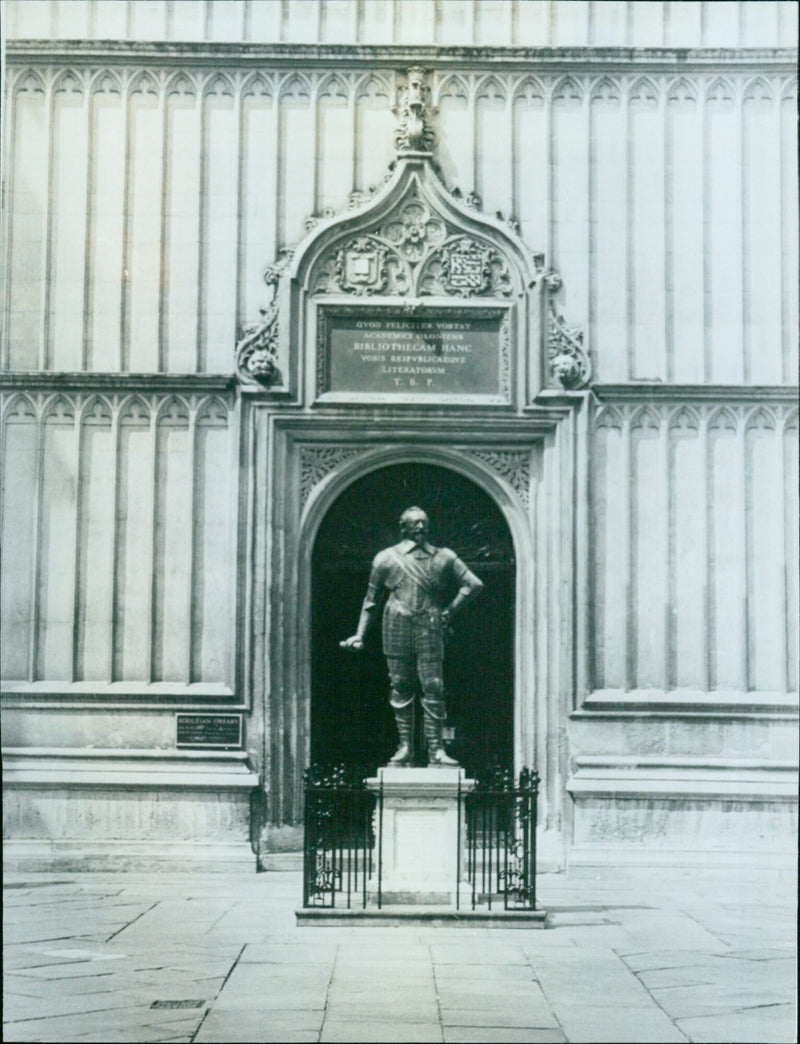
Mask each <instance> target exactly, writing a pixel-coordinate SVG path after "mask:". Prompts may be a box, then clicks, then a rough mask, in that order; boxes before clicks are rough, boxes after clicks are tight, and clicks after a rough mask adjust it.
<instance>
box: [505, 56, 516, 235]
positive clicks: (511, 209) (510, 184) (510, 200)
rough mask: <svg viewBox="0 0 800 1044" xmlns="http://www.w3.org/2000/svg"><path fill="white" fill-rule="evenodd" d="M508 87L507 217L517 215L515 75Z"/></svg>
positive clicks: (506, 113)
mask: <svg viewBox="0 0 800 1044" xmlns="http://www.w3.org/2000/svg"><path fill="white" fill-rule="evenodd" d="M505 89H506V111H505V124H506V141H507V142H508V174H507V178H506V186H505V191H504V193H503V195H504V197H505V200H506V203H505V206H506V217H516V216H517V210H516V207H515V206H514V169H515V167H516V155H515V152H516V150H515V148H514V77H513V76H509V77H507V79H506V82H505Z"/></svg>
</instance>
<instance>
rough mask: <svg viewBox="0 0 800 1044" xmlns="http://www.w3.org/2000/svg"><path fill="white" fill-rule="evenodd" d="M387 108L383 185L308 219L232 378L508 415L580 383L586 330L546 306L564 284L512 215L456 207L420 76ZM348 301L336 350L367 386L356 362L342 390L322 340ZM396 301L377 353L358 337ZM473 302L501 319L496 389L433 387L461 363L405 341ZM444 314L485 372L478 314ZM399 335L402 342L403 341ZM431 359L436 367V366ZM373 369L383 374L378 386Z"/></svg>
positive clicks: (585, 374) (322, 396)
mask: <svg viewBox="0 0 800 1044" xmlns="http://www.w3.org/2000/svg"><path fill="white" fill-rule="evenodd" d="M394 111H395V112H396V114H397V115H398V118H399V120H400V125H399V127H398V131H397V136H396V142H395V147H396V150H397V158H396V160H395V161H394V163H393V164H392V165H391V167H390V173H389V176H388V180H386V181H384V183H383V185H381V186H380V187H379V188H377V189H376V190H374V191H372V192H371V193H370V194H367V195H365V194H363V193H361V194H356V195H355V196H354V197H353V199H352V200H351V204H350V205H349V206H348V207H347V209H346V210H345V211H344V212H343V213H341V214H339V215H337V216H333V215H328V214H326V215H325V216H324V217H322V218H321V219H315V220H314V221H313V222H311V223H310V227H309V232H308V235H307V236H306V238H305V239H304V240H303V242H302V243H301V244H300V245H299V246H298V247H297V249H296V250H295V252H294V256H293V258H292V260H291V262H290V263H289V264H288V265H287V266H286V267H285V268H283V269H282V270H281V271H280V272H278V271H277V270H276V276H275V280H274V282H275V284H277V285H276V292H275V297H274V299H273V301H272V302H271V304H270V306H269V308H268V309H265V310H264V312H263V316H264V318H263V321H262V322H261V323H256V324H253V325H252V326H250V327H248V328H247V329H246V330H245V335H244V337H243V338H242V340H241V341H240V343H239V346H238V359H237V372H238V374H239V376H240V377H241V378H242V380H243V381H244V382H245V383H246V384H249V385H250V386H251V387H252V385H254V384H261V386H262V387H264V386H273V390H274V391H275V392H280V393H281V394H283V395H287V394H289V393H291V394H293V395H296V396H297V397H298V398H299V400H300V401H301V402H303V401H304V397H305V401H307V402H308V403H309V404H310V403H312V402H319V403H322V402H323V401H324V402H325V403H330V404H334V403H337V404H338V403H348V402H349V403H353V404H355V403H365V402H373V403H383V404H385V403H400V402H408V403H414V404H426V405H437V406H439V405H452V406H456V405H464V404H467V405H470V404H475V405H478V404H481V405H487V406H490V405H491V406H495V407H509V406H512V405H514V404H527V403H530V402H531V401H533V400H535V399H536V396H537V395H538V394H539V392H540V391H541V390H542V388H544V387H548V386H549V387H550V388H568V389H575V388H582V387H585V386H586V385H587V383H588V381H589V377H590V365H589V359H588V355H587V354H586V352H585V350H584V347H583V343H582V333H581V331H579V330H577V329H575V328H573V327H571V326H569V325H568V324H567V322H566V320H565V319H564V317H563V316H562V315H561V314H560V312H559V311H558V309H557V308H556V306H555V304H554V301H553V296H554V295H555V294H556V293H557V292H558V288H559V286H560V281H559V279H558V277H557V276H556V274H555V273H553V272H552V270H548V269H547V268H546V267H545V258H544V255H543V254H541V253H533V252H531V251H530V250H529V249H528V248H527V247H526V245H525V244H524V243H523V241H522V240H521V238H520V236H519V231H518V228H519V226H518V225H517V223H516V222H515V221H514V220H513V219H511V218H507V217H505V216H503V215H502V214H500V213H499V212H498V213H497V214H496V216H489V215H487V214H483V213H481V212H480V210H479V209H478V206H477V204H478V202H479V201H478V197H477V196H476V195H475V194H474V193H470V194H469V196H468V197H466V199H464V198H462V196H461V193H460V192H457V191H455V190H453V189H452V187H451V188H448V187H447V186H446V185H445V184H444V181H443V178H442V174H441V170H440V169H439V167H438V166H437V164H436V163H435V161H434V158H433V154H432V151H431V150H432V148H433V145H434V142H435V138H434V136H433V133H432V129H431V122H430V117H431V114H432V111H433V110H431V109H430V107H429V91H428V88H427V85H426V82H425V75H424V72H423V70H421V69H419V68H416V67H415V68H412V69H410V70H408V74H407V77H406V80H405V81H402V82H401V86H400V90H399V93H398V104H397V106H396V108H395V110H394ZM348 303H349V304H352V305H353V306H355V307H358V308H363V310H364V313H363V316H361V317H359V318H361V319H363V320H364V323H363V324H361V326H359V325H358V324H357V323H356V324H354V326H353V337H352V339H351V340H352V343H350V342H347V343H346V344H344V348H343V351H344V354H345V355H347V353H350V355H354V353H356V352H357V351H358V352H361V357H362V358H363V362H364V364H365V367H372V369H371V370H370V381H369V382H365V380H361V379H360V377H361V376H362V371H361V370H359V369H358V367H355V369H356V370H357V371H358V372H357V374H356V375H355V377H353V378H352V379H351V380H349V382H346V383H341V382H336V381H334V382H333V383H326V382H325V381H320V379H319V375H320V373H323V374H327V373H330V372H333V370H335V369H336V368H335V367H332V366H331V358H335V360H337V361H338V359H339V355H338V354H336V351H337V349H336V348H335V347H333V346H331V345H330V344H329V343H328V341H327V340H325V338H324V337H322V338H321V331H323V332H324V329H325V322H326V315H330V314H331V309H332V308H335V307H337V306H338V307H343V306H345V305H346V304H348ZM398 306H399V307H400V308H401V309H403V310H404V311H408V316H407V317H406V319H408V320H409V325H410V326H413V327H414V329H413V330H411V329H408V330H403V329H400V328H398V330H399V332H398V333H397V335H396V336H395V337H394V340H391V339H387V340H386V342H385V343H383V342H382V343H381V344H379V345H377V344H375V340H374V338H373V337H372V335H370V334H367V335H362V334H361V333H357V331H359V330H363V329H366V326H367V320H369V319H373V320H375V319H376V318H377V317H376V316H374V315H372V316H371V315H370V314H369V312H370V309H376V308H383V309H384V315H385V314H388V312H387V311H386V309H388V308H390V307H393V308H394V309H395V312H397V310H398ZM476 306H477V307H484V306H489V307H495V308H500V307H501V306H502V307H503V308H505V309H506V311H507V313H508V322H507V326H505V327H504V335H503V338H502V344H501V345H500V347H501V349H502V351H500V350H498V349H497V346H492V347H491V351H492V353H493V354H494V356H496V358H497V363H496V364H495V363H494V362H492V364H491V367H492V387H491V388H490V389H489V390H486V388H485V387H484V385H485V384H486V382H483V383H482V384H481V386H480V388H479V389H478V390H477V391H476V388H475V387H474V386H473V385H474V382H472V383H470V382H469V381H464V382H459V381H458V380H448V381H443V380H439V379H438V378H439V377H441V376H442V375H443V374H445V373H449V374H450V375H451V377H456V376H457V375H458V374H459V373H460V372H461V368H460V367H457V366H449V368H448V366H446V365H444V364H445V363H454V362H459V361H461V362H466V357H465V359H464V360H455V359H453V358H451V359H445V360H444V361H443V360H442V358H441V355H442V352H441V350H440V349H437V348H436V346H435V345H428V344H427V342H426V341H425V338H424V337H423V338H422V341H419V339H418V340H416V341H415V340H413V338H414V337H415V336H416V335H415V331H417V332H418V331H425V330H429V329H431V328H432V324H433V325H434V326H435V324H436V323H439V324H444V323H446V322H447V321H448V318H449V315H448V312H449V310H450V309H452V310H453V311H454V313H455V311H456V310H459V309H460V310H466V309H469V308H474V307H476ZM284 316H285V320H284V318H283V317H284ZM409 317H413V323H411V322H410V318H409ZM454 318H457V319H458V321H459V322H461V323H463V324H465V325H464V326H463V327H462V328H460V329H463V331H464V340H465V345H464V351H465V353H471V355H470V359H471V360H472V362H474V363H475V364H476V365H478V366H481V365H484V366H485V367H487V366H489V363H488V362H486V358H487V357H486V351H487V350H488V349H486V346H485V345H484V344H483V343H482V342H481V340H480V337H478V336H477V335H475V330H474V329H473V325H472V324H473V320H475V319H477V318H478V316H477V312H476V313H475V314H474V315H471V316H466V315H460V316H454ZM442 329H445V327H442ZM506 330H507V334H508V336H506V333H505V331H506ZM409 338H411V339H412V343H411V344H408V343H405V342H407V341H408V340H409ZM341 341H342V337H341V336H340V338H339V342H341ZM320 345H322V351H323V353H325V359H324V360H323V361H322V363H320V360H319V359H318V358H317V353H318V351H319V346H320ZM338 347H339V348H342V345H341V344H339V345H338ZM368 349H370V350H369V351H368ZM428 349H430V351H428ZM437 351H438V354H439V356H440V358H438V359H435V358H434V355H435V354H436V352H437ZM426 352H427V353H428V355H430V358H428V357H427V356H426ZM381 353H384V356H385V357H383V356H381ZM417 356H419V357H417ZM422 356H426V357H425V358H422ZM348 358H349V356H348ZM434 363H438V364H439V366H438V369H435V368H434ZM417 364H422V365H417ZM348 365H349V364H348ZM376 366H377V369H375V367H376ZM495 371H497V373H495ZM363 372H364V373H366V370H364V371H363ZM463 372H464V373H465V374H466V373H467V368H466V367H465V368H463ZM376 374H378V375H383V376H382V378H381V379H380V380H378V378H377V377H376ZM404 375H413V377H414V379H411V376H409V377H408V379H406V377H405V376H404ZM351 376H352V375H351ZM278 377H280V379H281V383H280V386H279V385H278Z"/></svg>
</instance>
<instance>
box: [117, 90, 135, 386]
mask: <svg viewBox="0 0 800 1044" xmlns="http://www.w3.org/2000/svg"><path fill="white" fill-rule="evenodd" d="M129 87H130V85H129ZM131 104H132V95H131V91H130V89H129V88H128V89H127V90H126V91H125V95H124V97H123V112H124V115H123V121H124V126H123V140H124V142H125V157H124V160H123V171H124V172H123V178H122V200H123V214H122V292H121V294H120V310H119V316H120V318H119V322H120V330H119V355H120V358H119V369H120V370H121V371H123V372H124V371H126V370H129V369H130V366H129V365H128V361H129V359H128V356H129V354H130V345H129V343H128V341H129V338H128V313H129V311H130V296H131V291H130V268H131V263H130V259H131V215H132V212H133V207H132V203H133V200H132V198H131V183H132V177H131V167H132V165H133V155H132V153H133V149H132V145H133V141H132V137H133V134H132V125H133V119H132V115H131Z"/></svg>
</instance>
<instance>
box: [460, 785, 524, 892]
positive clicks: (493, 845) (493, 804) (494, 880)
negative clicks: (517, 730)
mask: <svg viewBox="0 0 800 1044" xmlns="http://www.w3.org/2000/svg"><path fill="white" fill-rule="evenodd" d="M538 793H539V775H538V773H537V772H535V771H531V770H530V769H527V768H523V769H522V771H521V772H520V774H519V777H518V778H517V779H516V780H515V779H514V776H513V773H512V772H511V771H510V770H508V769H500V770H497V771H496V772H495V773H494V774H493V775H492V776H491V777H490V778H489V779H488V780H486V781H482V782H478V783H477V784H476V786H475V789H474V790H472V791H471V793H468V794H466V795H464V796H463V797H462V798H461V799H460V801H459V814H460V816H463V824H464V827H463V833H464V837H465V841H466V866H465V873H464V875H463V876H464V877H466V880H467V882H468V883H469V886H470V890H469V902H470V906H471V908H472V909H473V910H475V909H477V907H478V906H479V905H481V904H485V905H486V906H487V907H488V909H490V910H491V909H492V905H493V904H494V903H500V902H502V904H503V909H504V910H535V909H536V804H537V797H538ZM462 810H463V811H462ZM460 832H461V831H460ZM459 855H460V851H459ZM458 878H459V880H458V888H457V891H456V907H457V908H458V907H460V905H461V902H462V895H463V893H464V891H466V889H464V887H463V886H462V883H461V878H462V874H460V873H459V875H458Z"/></svg>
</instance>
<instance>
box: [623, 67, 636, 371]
mask: <svg viewBox="0 0 800 1044" xmlns="http://www.w3.org/2000/svg"><path fill="white" fill-rule="evenodd" d="M633 89H634V88H633V84H632V83H631V81H630V79H629V78H628V79H627V82H626V78H625V77H620V103H621V105H622V112H621V117H622V137H623V141H624V142H625V178H624V182H623V185H624V198H623V201H622V212H623V214H624V215H625V240H624V241H625V258H624V262H625V263H624V268H623V271H624V273H625V274H624V277H623V278H624V280H625V364H626V379H627V380H629V381H632V380H635V379H636V338H635V328H634V318H635V313H634V305H633V295H632V293H631V288H632V287H633V285H634V272H633V261H634V228H633V224H634V214H633V204H634V196H633V194H634V191H635V187H636V181H635V178H636V171H635V170H634V155H635V153H634V148H633V139H632V136H631V122H632V121H631V91H632V90H633Z"/></svg>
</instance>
